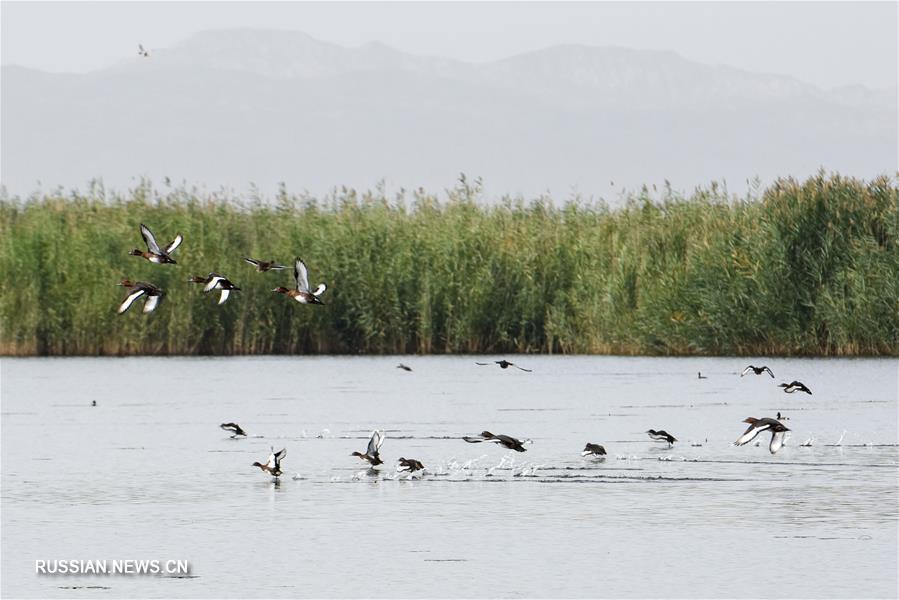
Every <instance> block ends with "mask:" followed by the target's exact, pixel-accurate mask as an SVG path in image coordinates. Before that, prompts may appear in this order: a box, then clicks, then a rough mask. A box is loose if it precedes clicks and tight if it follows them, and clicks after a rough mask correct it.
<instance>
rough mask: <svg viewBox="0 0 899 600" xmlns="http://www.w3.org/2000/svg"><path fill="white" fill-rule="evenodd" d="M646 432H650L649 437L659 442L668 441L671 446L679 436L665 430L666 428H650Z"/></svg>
mask: <svg viewBox="0 0 899 600" xmlns="http://www.w3.org/2000/svg"><path fill="white" fill-rule="evenodd" d="M646 433H648V434H649V437H650V438H652V439H653V440H655V441H657V442H668V445H669V446H673V445H674V442H676V441H677V438H676V437H674V436H673V435H671V434H670V433H668V432H667V431H665V430H664V429H660V430H658V431H656V430H655V429H650V430H648V431H647V432H646Z"/></svg>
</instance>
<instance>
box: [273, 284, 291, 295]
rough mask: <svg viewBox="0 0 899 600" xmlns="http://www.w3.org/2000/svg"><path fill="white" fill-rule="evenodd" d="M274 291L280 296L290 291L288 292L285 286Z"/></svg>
mask: <svg viewBox="0 0 899 600" xmlns="http://www.w3.org/2000/svg"><path fill="white" fill-rule="evenodd" d="M272 291H273V292H278V293H279V294H286V293H287V292H289V291H290V290H288V289H287V288H286V287H284V286H278V287H276V288H275V289H273V290H272Z"/></svg>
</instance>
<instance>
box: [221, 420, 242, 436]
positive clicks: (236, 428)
mask: <svg viewBox="0 0 899 600" xmlns="http://www.w3.org/2000/svg"><path fill="white" fill-rule="evenodd" d="M219 427H221V428H222V429H224V430H225V431H230V432H231V437H232V438H236V437H237V436H239V435H242V436H244V437H246V436H247V432H246V431H244V430H243V429H242V428H241V427H240V425H238V424H237V423H222V424H221V425H219Z"/></svg>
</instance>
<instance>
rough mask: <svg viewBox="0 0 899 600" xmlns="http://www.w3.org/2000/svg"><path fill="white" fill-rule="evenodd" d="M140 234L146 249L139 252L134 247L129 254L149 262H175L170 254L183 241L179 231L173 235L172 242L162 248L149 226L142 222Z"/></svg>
mask: <svg viewBox="0 0 899 600" xmlns="http://www.w3.org/2000/svg"><path fill="white" fill-rule="evenodd" d="M140 234H141V235H142V236H143V237H144V242H146V244H147V251H146V252H141V251H140V250H138V249H137V248H135V249H134V250H132V251H131V252H129V253H128V254H129V255H131V256H142V257H144V258H146V259H147V260H149V261H150V262H152V263H157V264H165V263H171V264H173V265H174V264H176V263H175V259H174V258H172V256H171V254H172V252H174V251H175V250H176V249H177V248H178V246H180V245H181V242H183V241H184V238H183V237H181V234H180V233H179V234H178V235H177V236H175V239H174V240H172V242H171V243H170V244H169V245H168V246H166V247H165V248H162V249H160V248H159V244H157V243H156V236H154V235H153V232H152V231H150V228H149V227H147V226H146V225H144V224H143V223H141V224H140Z"/></svg>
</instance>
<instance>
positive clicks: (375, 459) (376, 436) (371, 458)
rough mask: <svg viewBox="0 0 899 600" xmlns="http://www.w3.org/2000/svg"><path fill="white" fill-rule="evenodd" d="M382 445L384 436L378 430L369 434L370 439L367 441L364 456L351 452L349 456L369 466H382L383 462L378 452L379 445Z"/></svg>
mask: <svg viewBox="0 0 899 600" xmlns="http://www.w3.org/2000/svg"><path fill="white" fill-rule="evenodd" d="M383 443H384V434H383V433H382V432H380V431H378V430H375V431H372V432H371V438H369V440H368V448H367V449H366V450H365V454H362V453H361V452H353V453H352V454H351V455H350V456H358V457H359V458H361V459H362V460H367V461H368V462H369V463H370V464H371V466H373V467H374V466H377V465H380V464H382V463H383V462H384V461H383V460H381V455H380V450H381V444H383Z"/></svg>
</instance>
